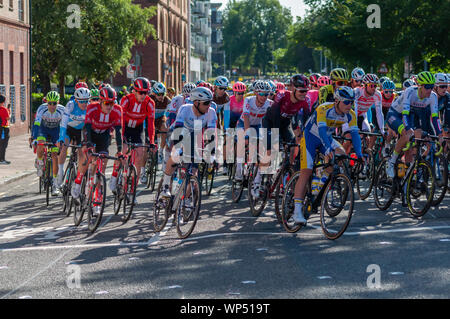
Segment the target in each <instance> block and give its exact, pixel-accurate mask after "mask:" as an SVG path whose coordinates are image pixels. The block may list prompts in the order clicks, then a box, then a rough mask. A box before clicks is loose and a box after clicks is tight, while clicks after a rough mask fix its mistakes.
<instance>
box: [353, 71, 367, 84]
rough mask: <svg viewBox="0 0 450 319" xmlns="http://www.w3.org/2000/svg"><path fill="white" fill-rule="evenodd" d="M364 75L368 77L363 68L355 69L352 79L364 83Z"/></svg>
mask: <svg viewBox="0 0 450 319" xmlns="http://www.w3.org/2000/svg"><path fill="white" fill-rule="evenodd" d="M364 75H366V73H365V72H364V70H363V69H361V68H354V69H353V71H352V79H354V80H357V81H362V79H363V77H364Z"/></svg>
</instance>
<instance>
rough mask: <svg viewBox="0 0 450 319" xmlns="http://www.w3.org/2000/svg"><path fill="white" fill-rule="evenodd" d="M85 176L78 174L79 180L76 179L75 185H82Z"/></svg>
mask: <svg viewBox="0 0 450 319" xmlns="http://www.w3.org/2000/svg"><path fill="white" fill-rule="evenodd" d="M83 175H84V174H82V173H81V172H78V174H77V178H75V184H78V185H80V184H81V180H82V179H83Z"/></svg>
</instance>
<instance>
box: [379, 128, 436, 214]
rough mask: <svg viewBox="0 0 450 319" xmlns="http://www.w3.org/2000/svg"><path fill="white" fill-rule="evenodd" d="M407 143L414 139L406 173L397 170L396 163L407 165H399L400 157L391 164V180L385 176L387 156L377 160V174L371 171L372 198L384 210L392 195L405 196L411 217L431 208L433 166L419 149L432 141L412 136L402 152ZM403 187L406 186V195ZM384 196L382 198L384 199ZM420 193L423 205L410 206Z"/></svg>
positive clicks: (433, 184)
mask: <svg viewBox="0 0 450 319" xmlns="http://www.w3.org/2000/svg"><path fill="white" fill-rule="evenodd" d="M411 142H414V145H413V146H414V147H415V148H416V155H415V158H414V162H413V164H412V165H409V167H408V168H407V170H406V173H403V172H402V171H400V172H399V167H400V166H402V167H405V166H407V165H405V164H403V162H402V160H401V157H400V156H399V157H398V159H397V161H396V163H395V166H394V170H395V177H394V178H393V179H392V178H389V177H388V176H387V173H386V167H387V161H388V159H387V158H385V159H384V160H383V161H382V162H381V163H380V165H379V166H378V168H377V173H376V174H375V180H374V197H375V204H376V205H377V207H378V208H379V209H380V210H382V211H385V210H386V209H388V208H389V207H390V206H391V204H392V202H393V201H394V198H395V197H398V196H400V197H401V198H403V196H405V197H406V205H407V206H408V209H409V212H410V213H411V215H413V216H414V217H421V216H423V215H425V214H426V212H427V211H428V209H429V208H430V207H431V204H432V201H433V197H434V190H435V184H436V183H435V177H434V173H433V168H432V166H431V164H430V163H429V162H428V161H427V160H426V159H424V158H423V153H422V152H421V149H422V146H423V145H425V144H426V143H435V142H433V141H428V140H425V139H419V138H415V137H414V136H412V137H411V138H410V143H409V145H408V146H407V147H406V148H404V149H403V150H402V151H403V152H406V151H407V150H409V149H410V148H411ZM399 173H400V174H399ZM403 174H404V175H403ZM404 188H406V194H405V191H404ZM385 195H386V198H384V197H385ZM422 196H424V197H425V203H424V204H423V207H419V208H417V206H414V205H413V202H414V203H415V204H417V203H419V198H420V197H422Z"/></svg>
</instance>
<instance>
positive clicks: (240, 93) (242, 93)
mask: <svg viewBox="0 0 450 319" xmlns="http://www.w3.org/2000/svg"><path fill="white" fill-rule="evenodd" d="M236 95H244V92H236Z"/></svg>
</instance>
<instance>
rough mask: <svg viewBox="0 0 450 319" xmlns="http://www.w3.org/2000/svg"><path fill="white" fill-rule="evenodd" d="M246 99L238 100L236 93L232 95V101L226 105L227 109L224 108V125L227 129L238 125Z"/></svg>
mask: <svg viewBox="0 0 450 319" xmlns="http://www.w3.org/2000/svg"><path fill="white" fill-rule="evenodd" d="M244 101H245V99H244V98H243V99H242V101H240V102H237V101H236V96H235V95H233V96H232V97H230V103H229V104H228V106H225V110H224V127H225V129H227V128H230V127H233V128H234V127H236V124H237V121H238V120H239V118H240V117H241V114H242V110H243V107H244Z"/></svg>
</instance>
